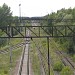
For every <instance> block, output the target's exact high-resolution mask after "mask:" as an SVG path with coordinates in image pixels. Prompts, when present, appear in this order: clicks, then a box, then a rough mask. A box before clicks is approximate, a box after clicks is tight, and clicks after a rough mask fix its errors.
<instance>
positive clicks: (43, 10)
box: [0, 0, 75, 17]
mask: <svg viewBox="0 0 75 75" xmlns="http://www.w3.org/2000/svg"><path fill="white" fill-rule="evenodd" d="M3 3H6V4H7V5H8V6H9V7H11V11H13V15H15V16H19V15H20V14H19V4H21V15H22V16H29V17H32V16H44V15H46V14H49V13H51V12H56V11H57V10H59V9H62V8H70V7H72V8H74V7H75V0H0V6H2V5H3Z"/></svg>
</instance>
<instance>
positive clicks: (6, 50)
mask: <svg viewBox="0 0 75 75" xmlns="http://www.w3.org/2000/svg"><path fill="white" fill-rule="evenodd" d="M23 45H24V43H23V42H22V43H18V44H16V45H14V46H12V47H11V49H12V50H13V49H16V48H19V47H22V46H23ZM9 48H10V47H8V48H6V49H4V50H0V54H5V53H8V52H9Z"/></svg>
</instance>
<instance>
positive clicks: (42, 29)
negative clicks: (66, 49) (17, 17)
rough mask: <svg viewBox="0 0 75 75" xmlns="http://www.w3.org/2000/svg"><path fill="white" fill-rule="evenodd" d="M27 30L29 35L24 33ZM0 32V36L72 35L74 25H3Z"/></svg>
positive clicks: (74, 33) (45, 36)
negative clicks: (0, 33) (0, 34)
mask: <svg viewBox="0 0 75 75" xmlns="http://www.w3.org/2000/svg"><path fill="white" fill-rule="evenodd" d="M27 30H29V31H30V33H31V34H30V35H29V36H27V34H26V31H27ZM0 32H2V33H4V35H2V36H0V38H47V37H73V36H74V35H75V26H74V25H59V26H4V27H0ZM15 34H16V35H18V36H16V35H15Z"/></svg>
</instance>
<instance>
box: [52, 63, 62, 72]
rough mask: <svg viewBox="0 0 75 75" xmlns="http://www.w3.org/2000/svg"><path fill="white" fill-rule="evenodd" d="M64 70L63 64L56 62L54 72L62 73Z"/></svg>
mask: <svg viewBox="0 0 75 75" xmlns="http://www.w3.org/2000/svg"><path fill="white" fill-rule="evenodd" d="M62 68H63V64H62V63H61V62H56V63H55V64H54V67H53V69H54V71H61V70H62Z"/></svg>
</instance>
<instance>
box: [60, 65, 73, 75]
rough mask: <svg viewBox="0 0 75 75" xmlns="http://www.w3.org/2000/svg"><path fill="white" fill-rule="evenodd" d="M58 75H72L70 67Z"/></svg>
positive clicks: (66, 67)
mask: <svg viewBox="0 0 75 75" xmlns="http://www.w3.org/2000/svg"><path fill="white" fill-rule="evenodd" d="M60 75H73V71H72V70H71V69H70V67H68V66H65V67H64V68H63V69H62V71H61V72H60Z"/></svg>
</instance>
